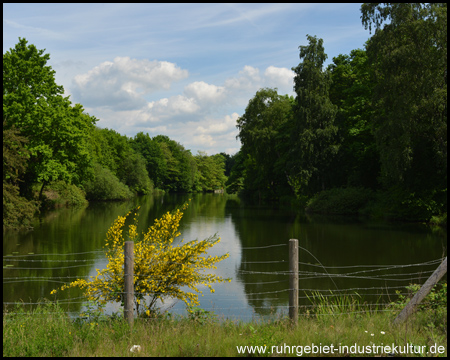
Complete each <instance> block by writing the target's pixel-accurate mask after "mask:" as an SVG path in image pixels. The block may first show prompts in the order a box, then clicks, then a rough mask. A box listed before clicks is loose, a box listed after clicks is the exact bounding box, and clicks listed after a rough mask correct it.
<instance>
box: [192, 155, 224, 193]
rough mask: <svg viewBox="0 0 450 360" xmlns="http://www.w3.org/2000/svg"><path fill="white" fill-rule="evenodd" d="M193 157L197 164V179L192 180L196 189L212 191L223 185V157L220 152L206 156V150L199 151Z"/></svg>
mask: <svg viewBox="0 0 450 360" xmlns="http://www.w3.org/2000/svg"><path fill="white" fill-rule="evenodd" d="M194 159H195V162H196V165H197V179H196V181H195V182H194V189H195V190H196V191H203V192H205V191H213V190H217V189H223V188H224V187H225V182H226V181H227V178H226V176H225V174H224V173H225V158H224V157H223V156H222V155H221V154H217V155H213V156H208V155H207V154H206V152H202V151H199V152H198V154H197V155H196V156H195V157H194Z"/></svg>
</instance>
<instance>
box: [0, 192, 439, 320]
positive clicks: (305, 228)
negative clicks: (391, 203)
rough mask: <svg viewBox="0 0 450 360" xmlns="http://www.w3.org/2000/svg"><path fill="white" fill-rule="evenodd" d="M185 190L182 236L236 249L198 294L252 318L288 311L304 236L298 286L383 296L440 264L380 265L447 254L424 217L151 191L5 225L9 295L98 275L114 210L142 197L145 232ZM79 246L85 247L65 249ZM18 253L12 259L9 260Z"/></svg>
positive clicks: (33, 297)
mask: <svg viewBox="0 0 450 360" xmlns="http://www.w3.org/2000/svg"><path fill="white" fill-rule="evenodd" d="M188 198H191V199H192V201H191V205H190V207H189V208H188V209H187V210H186V212H185V215H184V217H183V219H182V221H181V226H180V231H181V237H180V238H183V239H184V240H185V241H189V240H194V239H199V240H202V239H204V238H206V237H209V236H210V235H212V234H214V233H217V234H218V235H219V236H220V237H221V239H222V241H221V242H220V243H219V244H218V245H216V246H215V247H213V248H212V249H210V251H209V254H211V255H213V256H215V255H221V254H223V253H226V252H228V253H229V254H230V257H229V258H228V259H226V260H224V261H222V262H220V263H218V264H217V270H214V272H215V273H217V274H219V275H221V276H223V277H225V278H228V277H230V278H232V282H231V283H223V284H216V285H214V286H213V287H214V288H215V290H216V291H215V293H214V294H211V293H210V292H209V290H208V289H207V288H205V289H204V296H203V297H200V298H199V299H200V304H201V305H200V306H201V307H202V308H203V309H205V310H212V311H214V312H215V313H216V314H218V315H223V316H225V317H233V318H240V319H242V320H251V319H252V318H257V317H260V316H266V315H274V314H275V315H277V314H281V313H286V312H287V305H288V290H287V289H288V276H287V275H286V274H284V272H286V271H288V270H289V265H288V242H289V239H291V238H295V239H299V246H301V247H302V248H303V249H305V250H303V249H300V250H299V261H300V272H301V273H300V289H314V290H327V289H331V290H332V291H333V292H335V293H340V292H341V291H343V290H346V289H354V288H358V290H347V291H348V292H350V293H351V292H355V291H358V293H360V294H366V295H364V297H365V299H366V300H367V301H368V302H373V301H374V300H375V299H378V298H379V296H378V295H380V294H386V293H388V294H393V293H395V289H393V287H401V286H402V285H407V284H409V283H410V282H415V283H423V282H424V281H425V280H426V279H427V278H428V276H429V275H430V273H431V272H432V271H433V270H434V269H436V267H437V264H435V263H434V264H431V265H428V266H425V265H423V266H408V267H389V268H387V269H386V270H383V271H380V270H379V268H380V267H381V266H384V265H408V264H420V263H424V262H428V261H432V260H436V259H439V258H441V257H442V256H443V255H444V256H446V246H447V245H446V244H447V233H446V231H443V230H439V229H438V230H434V231H433V230H432V229H430V228H429V227H427V226H425V225H402V224H387V223H384V222H373V221H361V220H357V219H354V220H351V219H348V218H330V217H320V216H317V217H311V216H305V215H304V214H302V213H298V212H294V211H292V210H290V209H283V208H273V207H267V206H266V207H264V206H248V205H245V204H244V203H242V202H241V201H240V200H239V199H238V198H237V197H235V196H227V195H220V194H197V195H192V194H191V195H167V194H166V195H161V196H145V197H141V198H137V199H134V200H133V201H130V202H126V203H100V204H91V205H89V206H88V207H87V208H84V209H59V210H56V211H53V212H50V213H48V214H46V215H44V216H42V217H41V219H39V220H37V221H36V224H35V229H34V230H33V231H26V232H16V231H4V233H3V234H4V236H3V255H4V257H3V302H18V301H20V300H23V301H24V302H25V303H36V302H39V301H40V299H42V298H48V299H53V297H52V296H50V291H51V290H52V289H54V288H57V287H59V286H61V285H62V284H63V283H64V282H68V281H73V280H74V279H76V278H77V277H82V276H84V277H85V276H88V275H95V274H96V271H95V269H96V268H97V269H103V268H105V267H106V259H105V256H104V254H103V253H102V252H101V251H102V249H103V243H104V236H105V234H106V232H107V230H108V228H109V227H110V226H111V224H112V222H113V221H114V220H115V219H116V218H117V216H119V215H124V214H126V213H127V212H128V211H129V210H131V209H133V208H135V207H136V206H137V205H140V206H141V209H140V216H139V231H140V232H141V231H143V230H145V229H147V228H148V226H150V225H151V224H152V223H153V221H154V219H155V218H158V217H160V216H161V215H162V214H163V213H165V212H166V211H170V210H173V209H174V208H175V207H176V206H179V205H181V204H182V203H183V202H185V201H186V200H187V199H188ZM272 245H280V246H272ZM257 247H260V248H259V249H257ZM30 253H32V254H30ZM75 253H81V254H78V255H67V254H75ZM37 254H40V255H39V256H38V255H37ZM311 254H312V255H311ZM8 255H12V256H8ZM19 255H21V256H19ZM22 255H27V256H22ZM11 259H13V260H14V261H5V260H11ZM16 260H27V261H16ZM30 260H33V261H30ZM68 260H83V261H78V262H73V261H68ZM319 263H321V264H323V265H324V266H325V267H326V271H327V273H328V274H330V276H332V280H331V279H330V277H329V276H328V275H327V274H326V273H325V274H324V275H320V274H322V273H324V272H325V271H324V269H323V268H322V267H321V266H318V265H319ZM6 265H13V266H8V267H6ZM369 265H372V266H373V265H375V266H373V267H370V266H369ZM349 266H351V267H349ZM345 267H347V268H345ZM314 273H316V274H314ZM317 273H320V274H317ZM333 274H334V276H333ZM336 274H340V275H341V276H340V277H337V276H336ZM343 274H347V275H346V277H343V276H342V275H343ZM374 288H375V289H374ZM379 288H384V289H383V290H382V289H379ZM306 294H310V292H309V291H306V292H305V291H300V303H301V304H309V301H308V300H307V299H306V297H305V295H306ZM80 295H81V294H80V292H78V291H76V290H70V292H68V291H66V292H63V293H60V295H58V299H60V300H62V301H70V304H68V305H65V306H67V308H68V310H69V311H71V312H73V313H74V314H76V313H77V312H79V311H80V310H82V309H83V305H82V303H81V301H82V299H76V298H77V297H79V296H80ZM68 297H70V300H67V298H68ZM391 299H392V295H391ZM386 301H387V300H386V299H383V298H381V300H380V302H386ZM11 306H12V305H8V307H11ZM162 308H163V309H169V310H170V311H171V312H173V313H185V310H184V308H185V307H184V303H183V302H181V301H178V302H175V301H171V300H167V301H166V302H165V303H164V304H163V305H162ZM107 310H108V312H112V311H117V310H118V306H117V304H110V305H108V307H107Z"/></svg>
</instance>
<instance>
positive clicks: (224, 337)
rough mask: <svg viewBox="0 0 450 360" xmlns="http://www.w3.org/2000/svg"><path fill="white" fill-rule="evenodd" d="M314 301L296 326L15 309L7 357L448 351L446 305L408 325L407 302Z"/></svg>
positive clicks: (9, 316) (6, 331)
mask: <svg viewBox="0 0 450 360" xmlns="http://www.w3.org/2000/svg"><path fill="white" fill-rule="evenodd" d="M311 300H312V302H313V304H314V307H313V308H312V310H311V312H309V313H307V314H302V315H301V316H300V317H299V322H298V326H297V327H293V326H292V325H291V323H290V322H289V319H281V318H280V319H278V320H271V321H265V322H256V321H253V322H250V323H245V322H242V321H232V320H226V319H220V318H218V317H217V316H216V315H214V313H211V312H207V311H204V310H201V309H198V308H197V309H195V311H194V312H192V313H191V314H190V315H189V316H186V317H181V316H176V317H174V316H172V315H169V314H165V315H160V316H159V317H158V318H154V319H135V322H134V326H133V328H132V329H130V327H129V326H128V324H127V323H126V322H125V321H124V320H123V318H122V317H121V316H104V315H101V314H100V313H96V312H95V311H92V312H91V313H90V314H89V317H88V318H86V319H80V318H78V319H76V320H72V319H70V318H69V317H68V316H67V315H66V313H65V312H64V311H63V310H62V309H61V307H60V306H59V305H57V304H55V303H50V302H49V303H48V304H45V305H41V306H39V307H37V308H35V309H33V310H24V308H23V307H21V306H17V307H16V308H15V309H13V310H11V311H4V315H3V356H17V357H22V356H76V357H78V356H177V357H178V356H249V354H248V352H247V353H245V354H243V353H239V352H238V350H237V346H242V347H243V346H264V345H265V346H266V349H267V351H270V350H271V347H272V346H278V348H274V349H275V350H278V353H277V352H276V351H275V353H274V354H267V353H266V354H258V355H259V356H263V355H266V356H267V355H271V356H284V355H288V356H289V355H290V356H299V351H300V350H301V351H304V350H306V349H307V348H300V346H308V345H312V344H315V345H316V346H319V345H321V346H330V345H331V344H334V346H335V347H337V346H338V345H347V346H348V347H349V348H350V347H351V346H354V345H355V344H356V345H358V346H366V347H367V346H369V347H372V346H373V345H385V346H386V345H389V346H391V345H392V344H395V345H396V346H405V345H406V346H409V345H410V346H411V347H410V349H413V346H426V349H427V350H429V349H430V347H431V346H434V345H435V344H437V345H438V346H444V347H445V352H444V353H442V354H439V355H440V356H446V355H447V349H446V344H447V307H446V303H445V306H438V307H432V306H429V307H424V308H422V309H420V310H419V311H418V312H417V313H416V314H414V315H413V316H411V317H410V318H409V319H408V320H407V322H405V323H404V324H402V325H397V326H393V325H392V320H393V319H394V318H395V316H396V315H397V314H398V312H399V311H400V310H401V308H402V307H403V306H404V303H403V304H400V303H393V304H392V307H391V308H392V309H393V310H395V311H394V312H375V311H372V310H368V309H366V310H365V311H364V312H354V313H350V314H342V313H341V312H342V310H344V309H345V311H346V312H348V306H347V305H352V304H357V302H358V298H357V297H352V298H348V299H338V298H336V299H333V300H330V299H326V298H324V297H320V296H317V294H316V295H314V294H313V295H312V297H311ZM401 300H402V301H403V300H405V299H404V298H403V299H401ZM330 302H331V304H330ZM326 305H329V306H326ZM330 309H332V310H330ZM354 309H356V307H354ZM133 345H140V352H134V353H133V352H130V349H131V347H132V346H133ZM317 349H318V348H316V350H317ZM441 349H442V348H441ZM253 355H254V356H256V355H255V354H253ZM304 355H306V356H322V355H323V354H321V353H316V354H312V353H310V354H306V353H305V354H304ZM345 355H346V354H344V353H341V354H338V353H335V354H334V356H345ZM361 355H363V356H364V354H360V356H361ZM365 355H366V356H374V354H365ZM396 355H397V356H406V355H401V354H396ZM409 355H411V354H409ZM413 355H414V354H413ZM431 355H432V354H428V356H431ZM347 356H348V354H347ZM382 356H386V354H383V355H382ZM415 356H419V354H415Z"/></svg>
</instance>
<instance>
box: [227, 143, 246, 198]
mask: <svg viewBox="0 0 450 360" xmlns="http://www.w3.org/2000/svg"><path fill="white" fill-rule="evenodd" d="M233 160H234V161H233V167H232V168H231V170H230V175H229V177H228V179H227V182H226V184H225V185H226V187H227V193H229V194H233V193H238V192H239V191H240V190H241V189H243V187H244V179H245V166H244V156H243V154H242V151H240V150H239V151H238V152H237V153H236V154H234V155H233Z"/></svg>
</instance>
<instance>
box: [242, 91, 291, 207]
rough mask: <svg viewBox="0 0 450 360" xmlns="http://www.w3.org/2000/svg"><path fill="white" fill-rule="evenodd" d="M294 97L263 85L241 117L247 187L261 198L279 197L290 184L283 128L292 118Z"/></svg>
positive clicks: (247, 189)
mask: <svg viewBox="0 0 450 360" xmlns="http://www.w3.org/2000/svg"><path fill="white" fill-rule="evenodd" d="M292 105H293V98H290V97H289V96H287V95H285V96H281V95H278V93H277V90H276V89H269V88H265V89H260V90H259V91H257V92H256V95H255V96H254V97H253V98H252V99H251V100H250V101H249V103H248V105H247V107H246V109H245V112H244V114H243V115H242V116H241V117H240V118H239V119H238V120H237V125H236V126H237V128H238V129H239V135H238V138H239V139H240V141H241V143H242V147H241V152H242V156H243V157H244V159H245V160H244V165H245V168H246V176H245V180H244V183H245V185H244V187H245V189H246V191H249V192H252V193H257V194H258V197H259V198H260V199H261V198H270V199H273V198H277V197H279V196H280V194H281V193H282V192H283V191H284V189H286V188H287V187H288V185H287V177H286V168H285V158H284V155H283V154H284V151H285V149H283V145H284V144H282V143H281V144H280V136H281V134H280V129H281V128H282V126H283V125H284V124H285V123H287V122H291V119H292Z"/></svg>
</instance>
